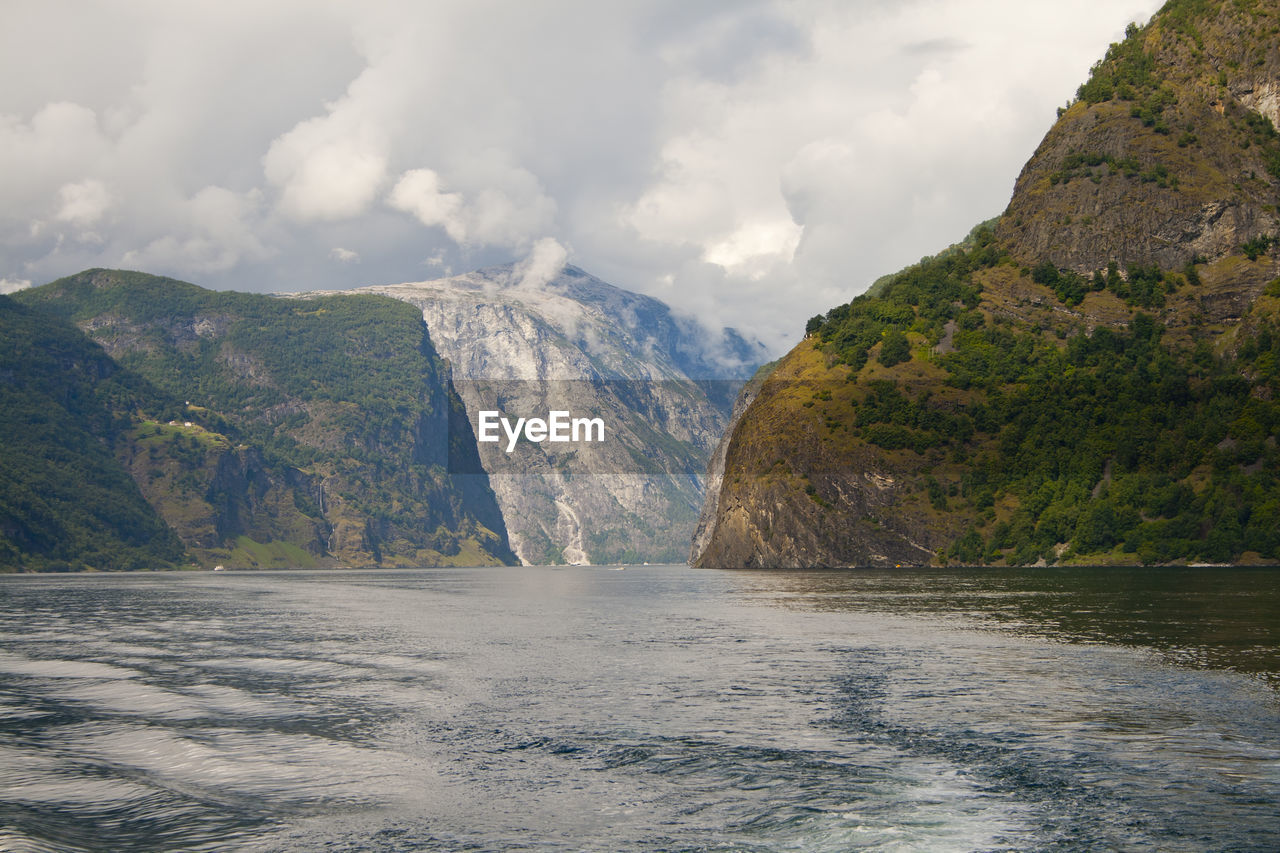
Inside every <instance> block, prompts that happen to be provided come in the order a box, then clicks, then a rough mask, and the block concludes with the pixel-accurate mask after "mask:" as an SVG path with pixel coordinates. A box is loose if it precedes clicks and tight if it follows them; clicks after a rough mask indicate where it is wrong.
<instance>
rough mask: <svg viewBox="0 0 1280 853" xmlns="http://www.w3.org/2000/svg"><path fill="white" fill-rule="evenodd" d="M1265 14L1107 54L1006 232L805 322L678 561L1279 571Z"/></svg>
mask: <svg viewBox="0 0 1280 853" xmlns="http://www.w3.org/2000/svg"><path fill="white" fill-rule="evenodd" d="M1277 32H1280V13H1277V10H1275V9H1274V8H1273V7H1271V6H1269V5H1265V4H1241V3H1230V2H1222V3H1219V2H1209V1H1208V0H1186V1H1185V2H1180V0H1175V2H1171V3H1169V4H1167V5H1166V7H1165V8H1164V9H1163V10H1162V11H1161V13H1159V14H1158V15H1157V16H1156V17H1155V18H1154V19H1153V21H1152V22H1151V23H1150V24H1149V25H1148V26H1147V27H1144V28H1142V29H1137V28H1132V29H1131V31H1130V33H1129V35H1128V38H1127V39H1126V41H1125V42H1124V43H1122V44H1118V45H1113V46H1112V49H1111V51H1109V52H1108V55H1107V57H1106V58H1105V59H1104V60H1103V61H1102V62H1100V63H1099V64H1098V66H1096V67H1095V69H1094V72H1093V75H1092V76H1091V78H1090V80H1089V81H1088V82H1087V83H1086V84H1085V85H1084V86H1082V87H1081V90H1080V96H1079V98H1078V100H1077V101H1076V102H1075V103H1073V104H1071V105H1070V106H1069V107H1068V108H1066V109H1065V110H1064V111H1063V112H1062V114H1061V115H1060V118H1059V121H1058V122H1057V123H1056V124H1055V125H1054V127H1053V128H1052V129H1051V130H1050V132H1049V133H1048V134H1047V136H1046V137H1045V140H1044V141H1043V142H1042V143H1041V145H1040V147H1039V148H1038V149H1037V151H1036V152H1035V154H1034V155H1033V157H1032V158H1031V160H1030V161H1029V162H1028V163H1027V165H1026V167H1025V168H1024V170H1023V172H1022V174H1021V176H1020V177H1019V178H1018V181H1017V184H1016V186H1015V189H1014V194H1013V198H1012V200H1011V202H1010V204H1009V207H1008V209H1007V211H1006V212H1005V213H1004V215H1003V216H1001V217H1000V218H999V219H998V221H996V222H995V223H994V227H993V228H990V227H984V228H979V229H976V230H975V232H974V234H972V235H970V238H969V239H968V240H967V241H966V242H965V243H964V244H961V245H958V246H956V247H953V248H952V249H950V250H948V251H946V252H943V253H941V254H940V255H938V256H937V257H935V258H932V259H926V260H925V261H922V262H921V263H920V264H918V265H916V266H914V267H911V268H908V269H907V270H904V271H902V272H901V273H898V274H896V275H894V276H891V277H887V278H886V280H884V282H883V283H882V284H878V285H877V287H876V288H875V292H874V293H873V294H868V295H867V296H863V297H859V298H858V299H855V300H854V301H853V302H851V303H849V304H848V305H843V306H839V307H837V308H835V309H832V311H830V312H829V313H828V314H827V315H825V316H820V317H815V318H814V319H813V320H812V321H810V324H809V328H808V332H809V334H808V335H807V336H806V339H805V340H804V341H802V342H801V343H800V344H799V345H798V346H797V347H796V348H795V349H794V350H793V351H792V352H791V353H789V354H788V355H787V356H786V357H785V358H784V359H783V360H782V361H781V363H780V364H779V366H778V367H777V369H776V370H775V371H774V372H773V374H772V375H771V376H770V377H769V379H768V380H767V381H766V382H764V383H763V385H761V386H760V388H758V389H756V390H754V391H753V392H752V394H753V395H754V397H753V399H749V400H744V402H745V403H746V404H747V405H746V408H745V412H744V413H743V415H742V416H741V418H739V419H738V422H737V424H736V426H735V427H734V428H733V430H732V432H731V435H730V436H729V439H728V443H727V446H726V449H725V464H724V473H723V477H722V484H721V487H720V489H719V491H718V493H716V494H710V495H709V496H708V502H707V514H708V516H709V518H708V519H707V522H706V524H705V526H704V529H703V530H702V532H701V533H700V535H699V537H698V539H697V540H696V541H695V547H694V553H693V558H692V561H693V562H694V563H695V564H696V565H702V566H766V567H802V566H814V565H912V564H916V565H918V564H945V563H948V562H952V563H955V562H959V563H984V564H1002V565H1003V564H1028V563H1036V562H1045V563H1054V562H1062V561H1074V562H1082V563H1101V564H1115V563H1139V562H1141V563H1169V562H1213V563H1220V562H1258V561H1263V562H1266V561H1275V560H1280V532H1278V531H1277V529H1276V526H1275V521H1274V520H1275V518H1276V517H1278V516H1277V514H1278V513H1280V452H1278V451H1277V432H1278V431H1280V403H1278V402H1277V401H1278V400H1280V278H1278V276H1280V260H1278V259H1277V252H1276V246H1277V238H1280V233H1277V230H1278V227H1280V225H1278V222H1280V220H1278V217H1277V212H1276V211H1277V208H1276V204H1277V201H1280V136H1277V134H1276V133H1275V130H1274V128H1273V126H1272V121H1273V120H1274V119H1276V118H1277V116H1276V115H1275V110H1276V106H1277V98H1276V92H1277V81H1278V80H1280V75H1278V74H1277V69H1278V68H1280V57H1278V55H1277V50H1278V49H1280V39H1277V37H1276V34H1277Z"/></svg>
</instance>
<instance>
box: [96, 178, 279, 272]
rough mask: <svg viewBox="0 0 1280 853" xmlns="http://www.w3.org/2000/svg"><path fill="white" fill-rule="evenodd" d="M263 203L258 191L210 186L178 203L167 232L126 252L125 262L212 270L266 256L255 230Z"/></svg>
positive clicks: (180, 268)
mask: <svg viewBox="0 0 1280 853" xmlns="http://www.w3.org/2000/svg"><path fill="white" fill-rule="evenodd" d="M260 202H261V194H260V193H258V192H256V191H252V192H249V193H245V194H237V193H234V192H232V191H230V190H228V189H226V188H225V187H212V186H211V187H205V188H203V189H201V190H200V191H199V192H197V193H195V194H194V195H193V196H192V197H191V198H189V199H186V200H185V201H183V202H182V203H181V204H180V205H177V206H176V211H175V213H176V216H175V219H174V220H173V221H172V222H171V224H170V226H169V228H168V229H167V233H166V234H165V235H164V236H161V237H157V238H156V239H154V240H152V241H150V242H149V243H147V244H146V245H145V246H144V247H143V248H141V249H130V250H128V251H126V252H124V254H123V256H122V259H121V260H122V262H123V263H124V264H125V265H127V266H131V267H136V268H140V269H155V270H164V271H169V270H173V271H178V272H180V271H186V270H189V271H194V272H202V273H209V272H219V271H222V270H227V269H231V268H232V267H234V266H236V265H237V264H238V263H240V262H241V261H242V260H246V259H249V260H256V259H262V258H265V257H267V256H268V255H269V250H268V249H267V248H266V247H265V246H263V244H262V242H261V241H260V240H259V239H258V236H257V234H256V233H255V228H254V220H255V217H256V215H257V209H258V207H259V205H260Z"/></svg>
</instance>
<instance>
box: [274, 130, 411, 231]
mask: <svg viewBox="0 0 1280 853" xmlns="http://www.w3.org/2000/svg"><path fill="white" fill-rule="evenodd" d="M331 118H332V116H331V117H330V118H329V119H319V118H317V119H310V120H308V121H305V122H302V123H301V124H299V125H298V126H297V127H295V128H293V130H291V131H289V132H288V133H286V134H285V135H283V136H281V137H280V138H279V139H277V140H276V141H275V142H273V143H272V144H271V148H270V150H268V151H267V154H266V156H265V157H264V158H263V161H262V164H263V171H264V172H265V174H266V177H267V180H268V181H270V182H271V183H272V184H274V185H275V186H276V187H278V188H279V189H280V192H281V197H280V208H281V210H283V211H284V212H285V214H287V215H288V216H290V217H292V218H294V219H298V220H301V221H306V220H333V219H344V218H349V217H353V216H357V215H359V214H360V213H363V212H364V211H365V209H366V208H368V206H369V205H370V204H372V202H373V200H374V198H376V197H377V194H378V189H379V188H380V187H381V186H382V183H383V181H384V180H385V179H386V172H387V158H386V155H385V154H384V153H383V152H382V150H381V146H380V145H379V141H378V136H379V134H378V132H377V131H376V130H375V129H374V128H372V127H369V126H357V127H354V128H348V127H344V126H343V123H342V122H338V121H331V120H330V119H331Z"/></svg>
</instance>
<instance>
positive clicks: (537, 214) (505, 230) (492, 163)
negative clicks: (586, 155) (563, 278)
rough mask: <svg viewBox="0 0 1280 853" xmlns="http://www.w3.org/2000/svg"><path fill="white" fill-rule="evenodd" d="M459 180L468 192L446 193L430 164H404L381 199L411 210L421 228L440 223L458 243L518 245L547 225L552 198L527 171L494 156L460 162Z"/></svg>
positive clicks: (525, 243) (552, 215) (553, 206)
mask: <svg viewBox="0 0 1280 853" xmlns="http://www.w3.org/2000/svg"><path fill="white" fill-rule="evenodd" d="M458 174H459V179H460V180H461V181H462V182H464V183H465V184H469V185H471V186H472V187H475V188H476V189H475V191H474V192H473V193H469V194H464V193H462V192H446V191H445V190H444V189H443V188H442V186H441V183H442V182H441V178H440V176H439V175H438V174H437V173H436V172H435V171H433V170H431V169H410V170H409V171H406V172H405V173H404V174H402V175H401V176H400V179H399V180H398V181H397V182H396V185H395V186H394V187H393V188H392V190H391V193H390V194H389V195H388V196H387V203H388V204H389V205H390V206H391V207H393V208H395V209H396V210H400V211H403V212H405V213H409V214H412V215H413V216H414V217H415V218H416V219H417V220H418V221H419V222H420V223H422V224H423V225H426V226H427V227H440V228H442V229H444V232H445V233H446V234H447V235H448V236H449V239H450V240H452V241H453V242H454V243H456V244H458V245H459V246H503V247H508V248H514V249H520V248H523V247H526V246H528V245H529V244H530V243H531V242H532V241H533V240H534V239H535V237H536V235H538V234H539V233H545V232H546V231H547V230H548V229H550V228H551V227H552V225H553V221H554V218H555V212H556V204H555V202H554V201H553V200H552V199H550V198H548V197H547V195H546V194H545V193H544V192H543V188H542V186H541V184H540V183H539V182H538V179H537V178H536V177H535V176H534V175H533V174H532V173H530V172H529V171H528V170H526V169H523V168H519V167H513V166H509V165H506V164H504V163H502V162H501V158H500V156H495V155H494V153H493V152H490V153H489V154H488V155H487V156H482V157H480V158H476V159H474V160H471V161H469V162H464V163H463V164H462V165H461V166H460V168H459V169H458Z"/></svg>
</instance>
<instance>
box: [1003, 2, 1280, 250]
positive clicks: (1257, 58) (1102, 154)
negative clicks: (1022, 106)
mask: <svg viewBox="0 0 1280 853" xmlns="http://www.w3.org/2000/svg"><path fill="white" fill-rule="evenodd" d="M1180 5H1181V6H1186V5H1187V4H1177V3H1175V4H1171V6H1174V7H1176V6H1180ZM1208 5H1209V6H1211V7H1212V6H1216V7H1217V8H1209V9H1207V10H1205V11H1204V12H1203V13H1202V14H1187V13H1184V12H1183V11H1182V10H1179V9H1176V8H1175V9H1172V10H1170V11H1167V12H1166V13H1163V14H1161V15H1158V16H1157V17H1156V18H1155V19H1154V21H1153V23H1152V25H1150V26H1148V27H1146V28H1144V29H1143V30H1141V31H1131V34H1130V36H1129V38H1128V39H1127V40H1126V41H1125V42H1124V43H1123V44H1118V45H1113V46H1112V49H1111V51H1109V52H1108V54H1107V57H1106V59H1104V60H1103V61H1102V62H1100V63H1099V64H1098V66H1097V67H1096V68H1095V70H1094V74H1093V77H1092V78H1091V80H1090V81H1089V82H1088V83H1087V84H1085V85H1084V86H1082V87H1081V97H1080V99H1079V100H1078V101H1077V102H1076V103H1074V104H1073V105H1071V106H1070V107H1069V108H1068V109H1067V110H1066V111H1065V112H1064V113H1063V114H1062V115H1061V116H1060V118H1059V120H1058V122H1057V123H1056V124H1055V125H1054V126H1053V128H1052V129H1050V131H1049V133H1048V134H1047V135H1046V136H1045V138H1044V141H1043V142H1041V143H1040V146H1039V147H1038V148H1037V149H1036V151H1035V153H1034V154H1033V155H1032V157H1031V159H1030V160H1029V161H1028V162H1027V164H1026V166H1025V167H1024V168H1023V170H1022V174H1021V175H1019V177H1018V180H1017V183H1016V185H1015V187H1014V192H1013V199H1012V201H1011V202H1010V204H1009V208H1008V210H1007V211H1006V213H1005V215H1004V216H1003V217H1002V218H1001V220H1000V223H999V226H998V227H997V236H998V237H999V238H1000V239H1001V240H1002V241H1004V242H1005V243H1006V244H1007V245H1008V246H1009V247H1010V249H1011V250H1012V251H1013V252H1014V254H1015V255H1017V256H1019V257H1021V258H1026V259H1036V260H1041V259H1047V260H1049V261H1051V262H1052V263H1053V264H1054V265H1056V266H1058V267H1060V268H1063V269H1072V270H1075V271H1077V272H1084V273H1091V272H1092V271H1093V270H1096V269H1102V268H1104V267H1106V265H1107V263H1108V262H1109V261H1113V260H1114V261H1117V262H1118V263H1119V265H1120V266H1121V267H1122V268H1124V267H1126V266H1128V265H1129V264H1132V263H1143V264H1150V263H1156V264H1159V265H1160V266H1161V267H1163V268H1166V269H1180V268H1181V267H1182V266H1183V265H1185V264H1186V263H1188V262H1189V261H1191V260H1192V259H1193V258H1196V257H1203V258H1206V259H1208V260H1211V261H1212V260H1215V259H1218V258H1221V257H1224V256H1225V255H1228V254H1230V253H1232V252H1234V251H1236V250H1237V249H1238V248H1239V247H1240V246H1241V245H1242V244H1244V243H1245V242H1247V241H1248V240H1250V239H1251V238H1254V237H1257V236H1259V235H1272V234H1274V233H1275V232H1276V229H1277V225H1278V224H1280V217H1278V216H1277V213H1276V206H1275V203H1276V194H1275V185H1274V180H1273V178H1274V177H1275V176H1274V174H1271V173H1270V172H1269V170H1275V169H1276V163H1277V162H1278V161H1277V160H1276V159H1275V158H1276V157H1277V152H1276V141H1275V137H1274V133H1268V132H1267V130H1266V129H1265V128H1264V127H1263V125H1262V124H1261V123H1259V122H1258V121H1257V119H1258V118H1259V117H1265V118H1266V119H1268V120H1269V121H1270V122H1271V123H1272V124H1275V123H1276V122H1280V100H1278V99H1277V92H1278V91H1280V88H1278V87H1280V49H1278V47H1277V45H1278V44H1280V42H1277V40H1276V39H1275V37H1274V35H1271V36H1266V35H1264V34H1265V33H1269V32H1270V31H1271V28H1272V26H1273V24H1272V21H1273V20H1274V17H1273V16H1271V17H1267V15H1268V13H1267V12H1266V10H1264V9H1261V8H1259V9H1258V10H1256V12H1255V13H1249V12H1245V11H1243V10H1242V9H1241V8H1240V7H1238V6H1233V5H1232V4H1229V3H1228V4H1208Z"/></svg>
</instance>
